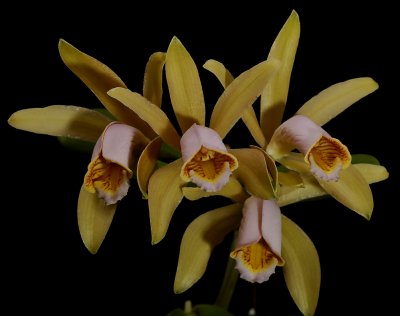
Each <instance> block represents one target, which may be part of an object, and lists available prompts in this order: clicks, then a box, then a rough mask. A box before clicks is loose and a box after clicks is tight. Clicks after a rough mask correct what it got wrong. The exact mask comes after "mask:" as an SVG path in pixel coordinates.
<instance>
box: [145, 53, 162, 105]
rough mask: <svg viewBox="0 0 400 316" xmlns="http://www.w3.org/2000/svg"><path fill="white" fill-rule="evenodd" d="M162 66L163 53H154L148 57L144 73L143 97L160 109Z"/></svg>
mask: <svg viewBox="0 0 400 316" xmlns="http://www.w3.org/2000/svg"><path fill="white" fill-rule="evenodd" d="M164 64H165V53H162V52H156V53H154V54H152V55H151V56H150V58H149V61H148V62H147V64H146V69H145V71H144V80H143V96H144V97H145V98H146V99H147V100H149V101H150V102H151V103H153V104H155V105H157V106H159V107H161V101H162V95H163V87H162V79H163V68H164Z"/></svg>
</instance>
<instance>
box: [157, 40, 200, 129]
mask: <svg viewBox="0 0 400 316" xmlns="http://www.w3.org/2000/svg"><path fill="white" fill-rule="evenodd" d="M165 74H166V77H167V83H168V88H169V94H170V97H171V102H172V106H173V108H174V112H175V115H176V118H177V120H178V123H179V126H180V127H181V130H182V133H184V132H186V130H187V129H188V128H189V127H191V126H192V125H193V124H194V123H197V124H199V125H204V124H205V117H206V109H205V104H204V96H203V89H202V87H201V82H200V77H199V72H198V70H197V67H196V64H195V63H194V61H193V59H192V57H191V56H190V54H189V53H188V51H187V50H186V48H185V47H184V46H183V45H182V43H181V42H180V41H179V39H178V38H176V37H174V38H173V39H172V41H171V43H170V45H169V47H168V51H167V57H166V61H165Z"/></svg>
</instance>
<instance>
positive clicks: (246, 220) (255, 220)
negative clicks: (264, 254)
mask: <svg viewBox="0 0 400 316" xmlns="http://www.w3.org/2000/svg"><path fill="white" fill-rule="evenodd" d="M262 201H263V200H261V199H259V198H256V197H254V196H251V197H249V198H248V199H246V201H245V202H244V205H243V218H242V221H241V223H240V228H239V235H238V240H237V245H236V248H240V247H243V246H248V245H251V244H254V243H256V242H258V241H259V240H260V239H261V237H262V233H261V216H262V215H261V212H262V206H263V202H262Z"/></svg>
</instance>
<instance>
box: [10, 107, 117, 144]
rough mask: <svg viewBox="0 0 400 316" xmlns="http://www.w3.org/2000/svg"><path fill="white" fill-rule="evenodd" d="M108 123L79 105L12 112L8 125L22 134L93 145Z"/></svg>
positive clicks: (99, 115)
mask: <svg viewBox="0 0 400 316" xmlns="http://www.w3.org/2000/svg"><path fill="white" fill-rule="evenodd" d="M110 122H111V120H110V119H109V118H108V117H106V116H104V115H103V114H100V113H99V112H97V111H94V110H89V109H86V108H81V107H78V106H72V105H70V106H67V105H51V106H47V107H45V108H31V109H24V110H20V111H17V112H15V113H13V114H12V115H11V116H10V118H9V119H8V124H10V125H11V126H12V127H14V128H18V129H21V130H24V131H28V132H32V133H38V134H46V135H51V136H66V137H71V138H78V139H81V140H86V141H92V142H95V141H97V139H98V138H99V137H100V135H101V133H102V132H103V130H104V128H105V127H106V126H107V125H108V124H109V123H110Z"/></svg>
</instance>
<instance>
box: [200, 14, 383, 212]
mask: <svg viewBox="0 0 400 316" xmlns="http://www.w3.org/2000/svg"><path fill="white" fill-rule="evenodd" d="M299 37H300V22H299V17H298V14H297V12H296V11H292V13H291V15H290V16H289V18H288V19H287V21H286V23H285V25H284V26H283V27H282V29H281V31H280V32H279V34H278V36H277V37H276V39H275V41H274V43H273V45H272V47H271V50H270V52H269V55H268V58H274V59H278V60H279V61H280V62H281V67H280V69H279V71H278V72H277V73H276V75H275V76H274V77H273V78H272V79H271V80H270V81H269V82H268V84H267V85H266V87H265V89H264V90H263V93H262V94H261V103H260V116H259V117H260V119H259V122H258V120H257V116H256V114H255V112H254V110H253V109H252V108H250V109H248V110H247V112H246V113H244V115H243V117H242V119H243V121H244V123H245V124H246V126H247V127H248V129H249V131H250V132H251V134H252V135H253V137H254V139H255V141H256V142H257V144H258V145H259V146H260V149H263V150H265V151H266V155H267V156H269V157H272V158H273V159H275V160H276V161H277V162H278V163H279V164H281V165H283V166H285V167H286V168H287V169H290V170H294V171H296V172H299V173H304V172H311V173H312V174H313V175H314V176H316V179H317V181H318V183H319V185H320V186H321V187H322V188H323V189H324V190H325V191H327V192H328V193H329V194H330V195H331V196H332V197H333V198H335V199H336V200H337V201H339V202H340V203H342V204H343V205H345V206H346V207H348V208H350V209H351V210H353V211H355V212H356V213H358V214H360V215H362V216H363V217H365V218H367V219H369V218H370V217H371V214H372V210H373V197H372V192H371V189H370V187H369V185H368V183H367V182H366V181H365V179H364V177H363V176H362V175H361V174H360V173H359V171H358V170H357V168H354V166H353V165H352V164H351V155H350V152H349V150H348V148H347V147H346V146H345V145H344V144H343V143H342V142H341V141H340V140H338V139H335V138H333V137H331V136H330V135H329V134H328V133H327V132H326V131H325V130H323V129H322V128H321V127H320V126H322V125H324V124H325V123H327V122H329V121H330V120H331V119H332V118H334V117H335V116H337V115H338V114H340V113H341V112H343V111H344V110H345V109H346V108H348V107H349V106H350V105H352V104H354V103H355V102H357V101H358V100H360V99H361V98H363V97H365V96H367V95H368V94H370V93H372V92H373V91H375V90H376V89H377V88H378V85H377V83H376V82H375V81H374V80H373V79H371V78H368V77H362V78H355V79H350V80H347V81H344V82H340V83H337V84H334V85H332V86H330V87H328V88H327V89H325V90H323V91H322V92H320V93H319V94H317V95H316V96H314V97H313V98H312V99H310V100H309V101H308V102H306V103H305V104H304V105H303V106H302V107H301V108H300V109H299V110H298V111H297V113H296V115H295V116H294V117H293V118H290V119H289V120H287V121H286V122H284V123H283V124H281V122H282V118H283V114H284V109H285V106H286V101H287V96H288V92H289V83H290V76H291V72H292V68H293V64H294V59H295V55H296V50H297V45H298V42H299ZM205 68H207V69H208V70H210V71H211V72H213V73H214V74H215V75H216V76H217V78H218V79H219V81H220V82H221V83H222V84H223V86H224V87H229V84H230V82H231V81H232V80H233V76H232V75H231V74H230V72H229V71H228V70H227V69H225V67H224V66H223V65H222V64H221V63H218V62H217V61H214V60H209V61H208V62H207V63H206V64H205ZM296 147H297V149H298V150H299V151H300V152H302V156H299V155H298V153H296V152H292V150H293V149H295V148H296ZM301 161H303V162H304V164H302V163H301ZM281 174H282V173H281ZM278 182H279V180H278ZM349 187H351V188H352V190H348V188H349ZM296 192H297V193H299V194H302V193H301V192H302V191H301V190H299V191H296ZM304 192H305V191H304ZM307 198H309V197H308V196H307V195H302V196H299V197H298V200H301V199H307Z"/></svg>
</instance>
